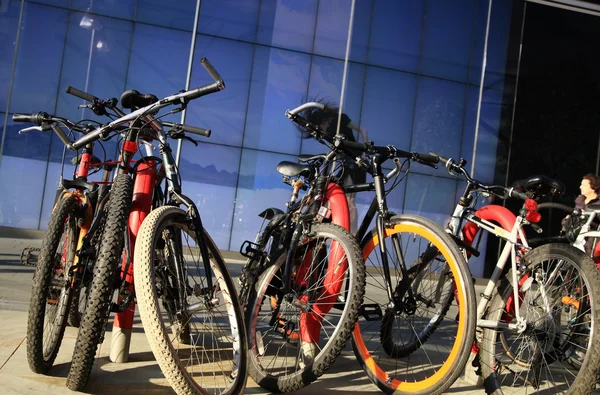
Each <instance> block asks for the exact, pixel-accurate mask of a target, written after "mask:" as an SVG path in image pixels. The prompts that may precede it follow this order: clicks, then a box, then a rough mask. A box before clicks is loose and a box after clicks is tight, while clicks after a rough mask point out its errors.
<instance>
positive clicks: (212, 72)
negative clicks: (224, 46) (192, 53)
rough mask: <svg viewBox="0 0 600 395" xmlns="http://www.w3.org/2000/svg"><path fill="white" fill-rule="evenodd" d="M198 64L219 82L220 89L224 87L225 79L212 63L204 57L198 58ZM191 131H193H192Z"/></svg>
mask: <svg viewBox="0 0 600 395" xmlns="http://www.w3.org/2000/svg"><path fill="white" fill-rule="evenodd" d="M200 64H201V65H202V67H204V69H205V70H206V71H207V72H208V74H210V76H211V77H212V78H213V80H215V82H220V86H222V88H221V90H223V89H225V81H223V78H221V75H220V74H219V73H218V72H217V70H215V68H214V67H213V65H212V64H211V63H210V62H209V61H208V59H206V58H202V59H200ZM192 133H193V132H192Z"/></svg>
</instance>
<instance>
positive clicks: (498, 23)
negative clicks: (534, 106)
mask: <svg viewBox="0 0 600 395" xmlns="http://www.w3.org/2000/svg"><path fill="white" fill-rule="evenodd" d="M511 18H512V2H510V1H496V2H494V3H493V5H492V16H491V21H490V35H489V38H488V51H487V63H486V73H485V83H484V85H483V86H485V87H486V88H493V89H498V90H503V89H504V75H505V71H506V57H507V55H508V37H509V35H510V21H511Z"/></svg>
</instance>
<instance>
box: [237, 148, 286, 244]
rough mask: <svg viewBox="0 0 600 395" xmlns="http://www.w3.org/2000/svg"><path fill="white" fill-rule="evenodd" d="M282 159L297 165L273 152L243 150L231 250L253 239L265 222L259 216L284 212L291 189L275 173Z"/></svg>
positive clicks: (284, 156) (279, 175)
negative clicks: (276, 209) (271, 209)
mask: <svg viewBox="0 0 600 395" xmlns="http://www.w3.org/2000/svg"><path fill="white" fill-rule="evenodd" d="M283 160H287V161H292V162H296V161H297V158H296V157H294V156H289V155H281V154H273V153H270V152H261V151H255V150H249V149H244V150H242V163H241V167H240V181H239V184H238V190H237V195H236V204H235V214H234V219H233V229H232V232H231V244H230V247H229V249H231V250H238V249H239V247H240V246H241V244H242V242H243V241H244V240H251V241H253V240H254V238H255V236H256V233H257V232H258V230H259V229H260V225H261V223H262V220H263V219H262V218H259V217H258V214H259V213H260V212H262V211H263V210H265V209H267V208H269V207H279V208H280V209H282V210H284V209H285V203H286V202H287V201H288V200H289V198H290V196H291V192H292V190H291V188H290V187H289V186H288V185H286V184H284V183H283V182H282V181H281V180H282V176H281V174H279V173H277V171H276V166H277V164H278V163H279V162H281V161H283Z"/></svg>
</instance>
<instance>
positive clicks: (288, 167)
mask: <svg viewBox="0 0 600 395" xmlns="http://www.w3.org/2000/svg"><path fill="white" fill-rule="evenodd" d="M277 172H279V173H280V174H282V175H284V176H288V177H296V176H299V175H304V176H308V175H310V166H304V165H301V164H299V163H294V162H289V161H287V160H284V161H283V162H279V164H278V165H277Z"/></svg>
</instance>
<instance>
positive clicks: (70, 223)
mask: <svg viewBox="0 0 600 395" xmlns="http://www.w3.org/2000/svg"><path fill="white" fill-rule="evenodd" d="M67 91H68V92H72V91H74V88H71V87H69V88H68V90H67ZM114 104H115V103H114V101H113V100H112V99H109V100H100V99H97V100H96V101H95V102H94V103H93V110H94V112H95V113H96V114H98V115H107V114H108V113H107V109H110V110H114ZM13 121H14V122H28V123H33V124H36V125H37V126H34V127H29V128H25V129H22V130H20V131H19V134H22V133H26V132H30V131H34V130H35V131H42V132H44V131H48V130H52V131H54V132H55V133H56V135H57V136H58V137H59V138H60V139H61V141H62V142H63V143H65V144H70V140H69V137H68V136H67V135H66V133H65V132H64V131H63V130H62V128H61V125H62V126H63V127H66V128H67V129H68V130H69V132H73V131H76V132H80V133H83V134H86V133H88V132H90V131H91V129H93V127H92V126H91V124H89V123H88V124H86V125H83V126H82V125H80V124H81V123H82V122H83V121H80V122H78V123H73V122H71V121H69V120H68V119H65V118H61V117H56V116H53V115H49V114H47V113H45V112H39V113H36V114H14V115H13ZM86 122H91V121H86ZM93 153H94V144H93V142H90V143H88V144H86V145H85V146H84V149H83V152H82V154H81V155H78V156H76V157H74V158H73V161H72V162H73V164H75V165H78V168H77V172H76V174H74V176H75V178H74V179H72V180H69V179H65V178H63V177H62V175H61V180H60V186H59V189H58V191H57V198H56V200H55V204H54V208H53V211H52V215H51V217H50V220H49V224H48V228H47V230H46V231H45V233H44V237H43V240H42V247H41V249H40V252H39V255H38V256H37V259H36V264H35V266H36V269H35V272H34V276H33V287H32V292H31V299H30V304H29V313H28V317H27V361H28V364H29V367H30V369H31V370H32V371H33V372H35V373H47V372H48V370H49V369H50V368H51V367H52V365H53V363H54V360H55V358H56V355H57V353H58V350H59V348H60V345H61V342H62V338H63V336H64V331H65V327H66V326H67V324H70V325H71V326H78V324H79V318H80V311H79V306H80V303H79V302H80V297H81V295H82V294H83V299H84V300H85V294H86V290H87V289H88V284H89V282H90V272H91V268H92V267H93V262H94V260H95V256H96V252H97V251H96V249H95V247H94V246H95V245H96V243H95V241H96V240H97V237H98V234H99V233H101V230H100V231H99V229H101V228H102V215H98V213H101V212H102V211H103V208H104V206H105V203H106V199H105V196H106V194H105V192H106V186H105V185H104V184H103V182H106V180H107V178H108V176H109V175H110V173H111V172H112V169H113V167H114V164H113V163H112V162H106V161H104V162H102V161H100V159H98V158H97V157H95V156H94V155H93ZM63 162H64V156H63ZM93 168H98V169H100V168H102V169H103V170H104V174H103V178H102V180H103V181H102V182H100V183H98V182H88V176H89V175H90V171H91V170H92V169H93ZM99 185H102V186H99Z"/></svg>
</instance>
